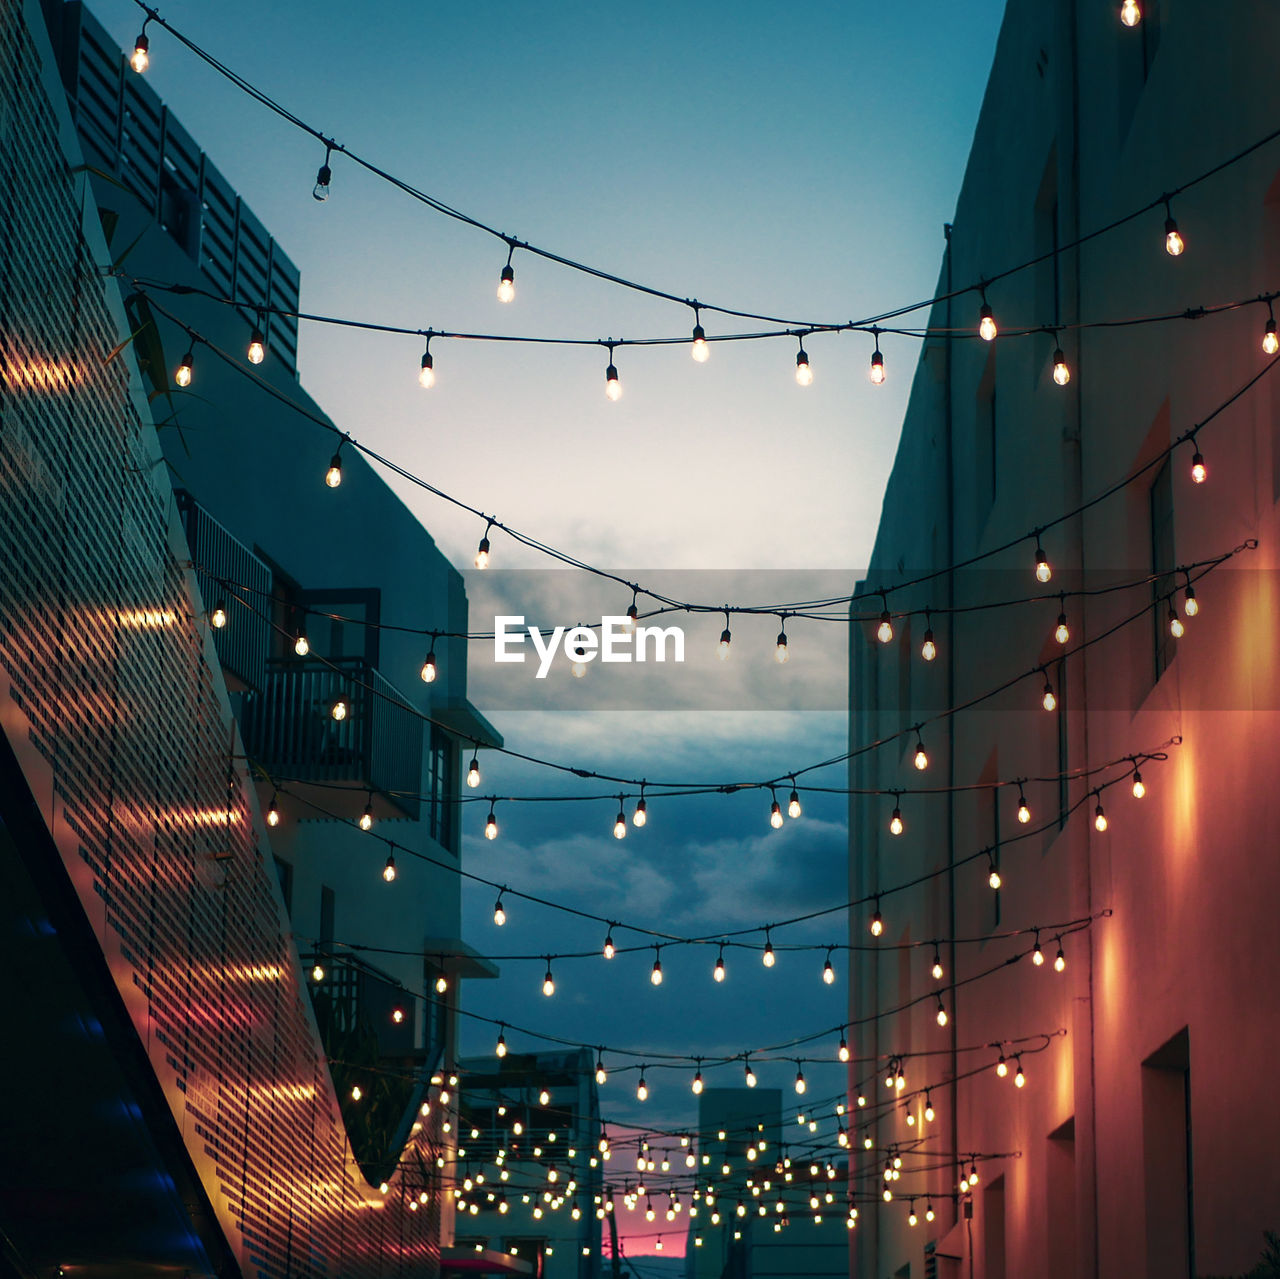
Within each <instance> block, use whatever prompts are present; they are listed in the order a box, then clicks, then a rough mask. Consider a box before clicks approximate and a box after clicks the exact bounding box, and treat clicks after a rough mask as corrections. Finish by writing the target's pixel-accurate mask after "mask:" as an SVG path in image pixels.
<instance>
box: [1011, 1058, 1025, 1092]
mask: <svg viewBox="0 0 1280 1279" xmlns="http://www.w3.org/2000/svg"><path fill="white" fill-rule="evenodd" d="M1017 1067H1018V1071H1017V1074H1015V1075H1014V1077H1013V1082H1014V1084H1016V1085H1017V1087H1019V1088H1022V1087H1025V1086H1026V1082H1027V1077H1026V1075H1024V1074H1023V1073H1022V1063H1021V1062H1020V1061H1019V1062H1018V1063H1017Z"/></svg>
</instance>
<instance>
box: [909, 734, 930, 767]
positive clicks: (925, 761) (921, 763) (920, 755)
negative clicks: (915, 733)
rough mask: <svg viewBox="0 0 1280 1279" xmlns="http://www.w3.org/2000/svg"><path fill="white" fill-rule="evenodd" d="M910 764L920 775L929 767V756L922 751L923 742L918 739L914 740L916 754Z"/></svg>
mask: <svg viewBox="0 0 1280 1279" xmlns="http://www.w3.org/2000/svg"><path fill="white" fill-rule="evenodd" d="M912 763H914V764H915V766H916V769H917V770H918V771H919V772H921V773H923V772H924V770H925V769H926V768H928V767H929V756H928V754H927V753H926V751H925V749H924V742H923V741H921V740H920V739H919V738H917V739H916V754H915V758H914V759H913V760H912Z"/></svg>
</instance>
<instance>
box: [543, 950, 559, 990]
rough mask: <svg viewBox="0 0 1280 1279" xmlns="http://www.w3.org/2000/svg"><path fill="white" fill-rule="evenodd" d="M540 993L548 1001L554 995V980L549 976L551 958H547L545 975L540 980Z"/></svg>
mask: <svg viewBox="0 0 1280 1279" xmlns="http://www.w3.org/2000/svg"><path fill="white" fill-rule="evenodd" d="M542 993H543V994H544V995H546V997H547V998H548V999H550V998H551V996H552V995H554V994H555V993H556V979H555V978H554V977H553V976H552V975H551V957H550V956H548V957H547V975H546V976H545V977H544V978H543V979H542Z"/></svg>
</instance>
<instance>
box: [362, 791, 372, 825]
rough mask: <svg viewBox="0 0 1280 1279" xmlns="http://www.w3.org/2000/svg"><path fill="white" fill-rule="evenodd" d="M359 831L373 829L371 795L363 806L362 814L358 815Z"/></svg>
mask: <svg viewBox="0 0 1280 1279" xmlns="http://www.w3.org/2000/svg"><path fill="white" fill-rule="evenodd" d="M360 829H361V830H372V829H373V795H372V794H370V796H369V802H368V803H367V804H366V805H365V806H364V812H363V813H361V814H360Z"/></svg>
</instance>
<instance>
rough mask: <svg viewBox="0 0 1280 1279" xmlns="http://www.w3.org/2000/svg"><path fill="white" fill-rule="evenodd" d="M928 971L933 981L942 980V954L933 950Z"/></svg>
mask: <svg viewBox="0 0 1280 1279" xmlns="http://www.w3.org/2000/svg"><path fill="white" fill-rule="evenodd" d="M929 972H930V973H931V974H932V976H933V980H934V981H941V980H942V974H943V972H944V969H943V967H942V956H941V955H940V954H939V953H938V951H936V950H935V951H934V952H933V967H932V968H931V969H930V970H929Z"/></svg>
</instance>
